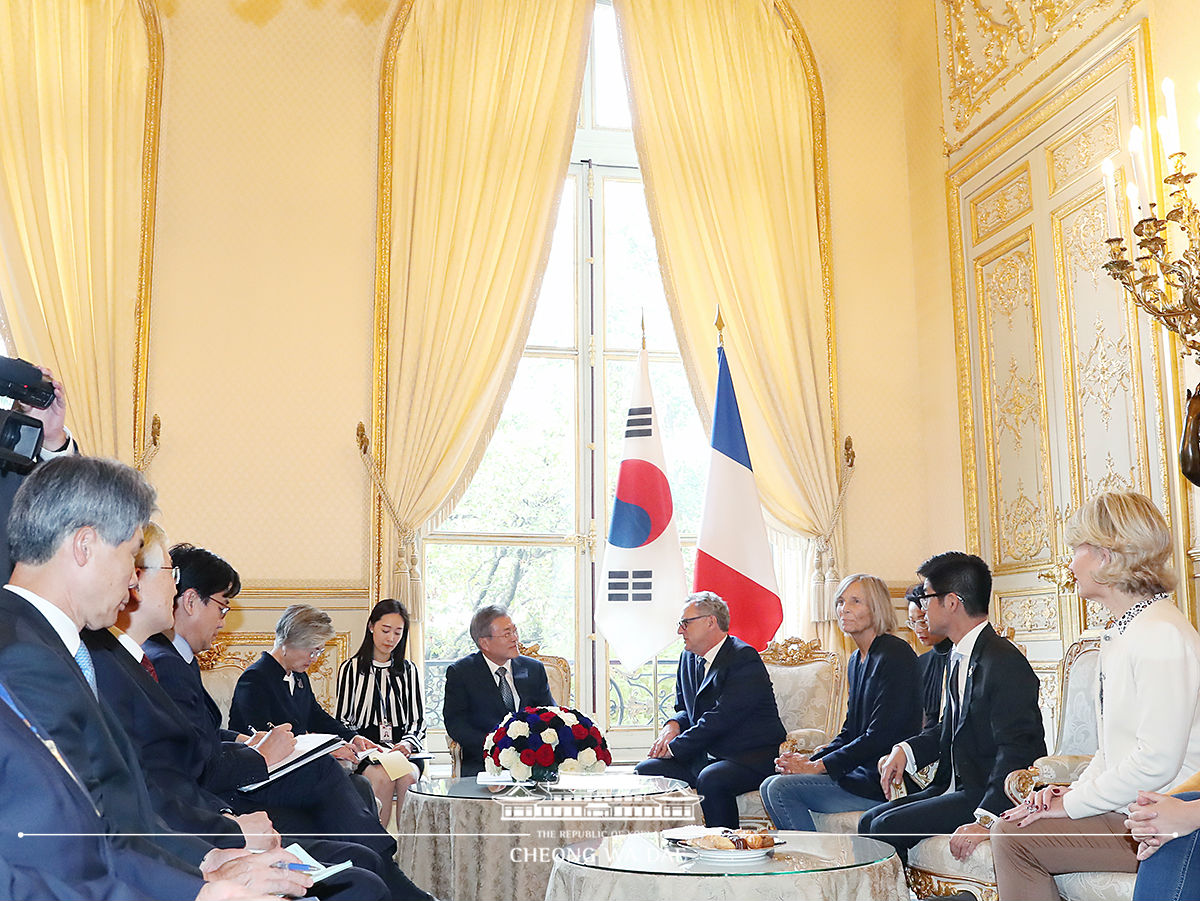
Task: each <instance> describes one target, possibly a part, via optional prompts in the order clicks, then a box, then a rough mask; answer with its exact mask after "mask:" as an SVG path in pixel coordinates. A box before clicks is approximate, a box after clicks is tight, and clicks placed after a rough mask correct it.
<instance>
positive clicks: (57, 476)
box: [0, 456, 307, 897]
mask: <svg viewBox="0 0 1200 901" xmlns="http://www.w3.org/2000/svg"><path fill="white" fill-rule="evenodd" d="M153 507H154V489H152V488H151V487H150V486H149V485H147V484H146V482H145V480H144V479H143V478H142V477H141V475H140V474H139V473H137V472H136V471H135V470H133V469H131V468H130V467H128V466H125V465H123V464H120V463H116V462H115V461H111V460H100V459H96V458H91V457H79V456H68V457H62V458H59V459H56V460H52V461H50V462H48V463H44V464H42V465H41V466H39V467H37V468H36V469H35V470H34V471H33V472H32V473H30V475H29V476H27V477H26V479H25V481H24V483H23V484H22V485H21V487H20V488H19V489H18V491H17V494H16V497H15V498H14V501H13V509H12V513H11V515H10V517H9V522H8V527H9V528H8V535H9V543H10V546H11V549H12V556H13V559H14V560H15V561H16V566H15V568H14V570H13V574H12V578H11V581H10V583H9V585H8V586H7V587H6V588H5V589H3V590H0V680H3V682H4V684H5V685H6V686H7V688H8V690H9V691H10V692H11V694H12V696H13V698H14V699H15V703H16V704H17V705H19V708H20V709H21V710H22V711H23V713H24V714H25V715H26V716H27V717H28V718H29V719H30V721H31V722H32V723H36V724H37V726H38V728H40V729H41V730H43V731H44V734H45V736H46V737H47V738H48V739H50V740H52V741H53V742H54V744H55V745H56V746H57V749H58V751H59V752H61V754H62V757H63V759H64V761H65V764H66V766H67V767H69V768H70V770H71V771H72V772H74V773H75V774H76V775H77V777H78V779H79V781H80V783H81V785H82V786H83V787H84V789H85V790H86V791H87V793H88V795H90V797H91V799H92V802H93V804H94V805H95V811H96V812H97V814H98V815H99V816H100V817H101V818H102V819H103V820H104V824H105V827H106V828H105V831H106V832H116V833H123V835H122V836H121V838H122V841H123V842H125V843H128V847H130V848H132V849H133V850H135V851H138V852H139V853H141V854H143V855H145V856H148V857H150V858H154V859H156V860H158V861H159V862H160V863H161V864H162V865H163V866H165V867H167V868H169V869H174V870H178V871H179V872H180V873H181V874H183V875H184V876H189V877H191V880H192V881H193V882H194V880H195V879H196V878H198V877H199V876H200V875H201V873H203V874H204V877H205V878H206V879H207V880H209V881H212V880H214V879H220V878H222V874H223V871H224V869H225V867H226V866H228V865H229V864H231V863H232V864H237V866H238V867H239V868H242V869H244V870H245V873H244V874H243V876H244V878H245V879H246V880H247V882H246V883H245V884H247V885H250V886H252V887H255V888H256V889H258V890H260V891H272V890H276V889H272V888H269V887H268V886H275V885H278V878H277V877H278V875H279V873H278V870H275V871H273V870H272V868H271V867H270V865H269V859H268V858H266V857H265V856H263V855H259V859H257V860H253V859H250V858H249V857H248V856H246V857H245V859H244V860H243V861H242V862H238V861H234V860H232V859H231V858H230V855H245V851H244V850H243V851H227V850H218V849H215V848H214V847H213V845H212V844H211V843H209V842H206V841H204V840H202V839H201V838H199V837H197V836H194V835H184V834H181V833H177V832H173V831H171V830H170V829H168V828H167V827H166V826H165V824H163V823H162V821H161V820H160V819H159V817H158V816H157V814H156V813H155V812H154V809H153V806H152V805H151V803H150V799H149V795H148V793H147V790H146V785H145V780H144V778H143V776H142V772H141V768H140V767H139V765H138V763H137V760H136V754H135V753H134V751H133V748H132V746H131V745H130V742H129V739H128V737H127V736H126V735H125V732H124V730H123V729H122V728H121V726H120V724H119V723H118V722H117V721H116V719H115V717H113V715H112V713H111V711H109V709H108V708H107V707H105V706H104V705H103V704H102V703H100V701H99V700H98V699H97V696H96V690H95V684H94V680H95V675H94V667H93V665H92V662H91V655H90V654H89V653H88V652H87V649H86V647H84V646H83V644H82V643H81V641H80V638H79V630H80V629H81V628H83V627H85V626H86V627H89V628H94V629H98V628H106V627H108V626H110V625H112V623H113V622H114V621H115V620H116V614H117V609H118V608H119V607H120V605H121V604H122V603H124V602H125V600H126V599H127V598H128V595H129V589H130V587H131V586H132V585H133V584H134V556H135V554H136V553H137V550H138V548H139V547H140V546H141V543H142V524H143V523H145V522H146V520H147V519H148V517H149V514H150V511H151V510H152V509H153ZM10 863H11V861H10ZM189 884H190V883H189ZM306 884H307V877H305V879H304V882H303V884H301V885H300V888H301V889H303V888H304V887H305V885H306ZM166 897H171V895H170V894H167V895H166Z"/></svg>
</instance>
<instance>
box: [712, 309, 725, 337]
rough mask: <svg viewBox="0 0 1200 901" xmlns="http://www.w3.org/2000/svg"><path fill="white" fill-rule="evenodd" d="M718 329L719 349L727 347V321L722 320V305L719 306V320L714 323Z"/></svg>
mask: <svg viewBox="0 0 1200 901" xmlns="http://www.w3.org/2000/svg"><path fill="white" fill-rule="evenodd" d="M713 325H715V326H716V327H717V347H724V346H725V335H724V332H725V320H724V319H722V318H721V305H720V304H717V318H716V320H715V321H714V322H713Z"/></svg>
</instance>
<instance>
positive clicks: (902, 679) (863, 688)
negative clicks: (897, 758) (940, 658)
mask: <svg viewBox="0 0 1200 901" xmlns="http://www.w3.org/2000/svg"><path fill="white" fill-rule="evenodd" d="M848 669H849V676H850V678H849V700H848V704H847V708H846V721H845V723H844V724H843V725H842V731H841V732H839V733H838V734H837V735H836V736H835V737H834V739H833V741H831V742H830V743H829V744H827V745H826V746H825V747H824V748H823V749H821V751H819V752H818V753H816V754H814V755H813V759H814V760H817V759H820V760H823V761H824V762H825V772H827V773H828V774H829V775H830V776H831V777H832V778H833V779H834V780H835V781H836V782H837V784H838V785H839V786H841V787H842V788H844V789H846V791H848V792H853V793H854V794H856V795H860V796H862V797H864V798H869V799H871V800H873V801H884V800H886V799H885V798H884V796H883V791H882V789H881V788H880V785H879V769H878V765H879V758H880V757H883V756H885V755H886V754H887V753H888V752H889V751H890V750H891V749H892V747H893V746H894V745H895V744H896V743H897V742H900V741H903V740H904V739H905V737H907V736H909V735H912V733H913V732H914V731H916V730H917V729H920V728H921V701H920V696H919V695H918V686H919V683H918V680H917V655H916V654H915V653H913V649H912V648H911V647H909V644H908V642H907V641H905V640H904V639H903V638H897V637H896V636H895V635H888V634H887V633H884V634H882V635H877V636H875V640H874V641H873V642H871V647H870V648H869V649H868V652H867V659H866V661H863V660H860V659H859V654H858V652H857V651H856V652H854V653H852V654H851V655H850V664H849V667H848Z"/></svg>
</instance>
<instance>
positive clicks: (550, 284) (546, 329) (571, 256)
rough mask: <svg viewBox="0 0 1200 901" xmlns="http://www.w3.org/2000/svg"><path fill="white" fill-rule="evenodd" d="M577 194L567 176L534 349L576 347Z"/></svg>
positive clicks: (532, 330) (532, 332) (533, 331)
mask: <svg viewBox="0 0 1200 901" xmlns="http://www.w3.org/2000/svg"><path fill="white" fill-rule="evenodd" d="M578 190H579V186H578V180H577V179H576V177H575V176H574V175H569V176H567V181H566V184H565V185H563V193H562V200H561V202H560V203H559V205H558V222H557V224H556V225H555V226H554V237H553V239H552V243H551V245H550V258H549V260H547V262H546V274H545V275H544V276H543V278H542V289H541V292H540V293H539V294H538V298H537V306H536V307H535V312H534V314H533V322H532V323H530V326H529V343H530V344H533V345H542V346H547V347H574V346H575V291H576V289H577V286H578V284H579V280H578V279H577V278H576V273H577V271H578V270H577V269H576V266H575V249H576V246H577V240H576V238H577V232H576V223H577V221H578V209H577V207H578Z"/></svg>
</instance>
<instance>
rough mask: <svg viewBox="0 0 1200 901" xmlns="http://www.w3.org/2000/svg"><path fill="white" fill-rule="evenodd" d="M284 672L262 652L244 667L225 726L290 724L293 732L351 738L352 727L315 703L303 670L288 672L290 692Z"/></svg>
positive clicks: (248, 729)
mask: <svg viewBox="0 0 1200 901" xmlns="http://www.w3.org/2000/svg"><path fill="white" fill-rule="evenodd" d="M284 675H285V673H284V671H283V667H282V666H280V665H279V661H278V660H276V659H275V658H274V657H272V656H271V655H270V654H268V653H267V652H266V651H263V653H262V656H260V657H259V658H258V659H257V660H255V661H254V662H253V663H252V664H250V665H249V666H248V667H246V669H245V671H244V672H243V673H242V674H241V675H240V676H238V680H237V686H236V687H235V688H234V690H233V703H231V704H230V705H229V727H230V728H231V729H239V730H241V731H242V732H245V733H249V732H251V731H252V730H254V729H267V728H269V727H268V726H267V723H274V724H275V725H276V726H279V725H282V724H283V723H291V724H292V734H293V735H304V734H305V733H306V732H318V733H327V734H329V735H337V736H340V737H341V738H344V739H345V740H346V741H349V740H350V739H352V738H354V736H355V734H356V733H355V731H354V730H353V729H351V728H350V727H349V726H347V725H346V724H345V723H343V722H341V721H340V720H337V719H335V718H334V717H333V716H331V715H330V714H329V712H328V711H326V710H325V708H324V707H322V706H321V705H320V704H319V703H318V702H317V696H316V695H315V694H314V693H313V690H312V683H311V682H310V681H309V679H308V674H307V673H292V680H293V681H294V682H295V686H296V687H295V690H294V691H289V690H288V684H287V683H286V682H284V681H283V677H284Z"/></svg>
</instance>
